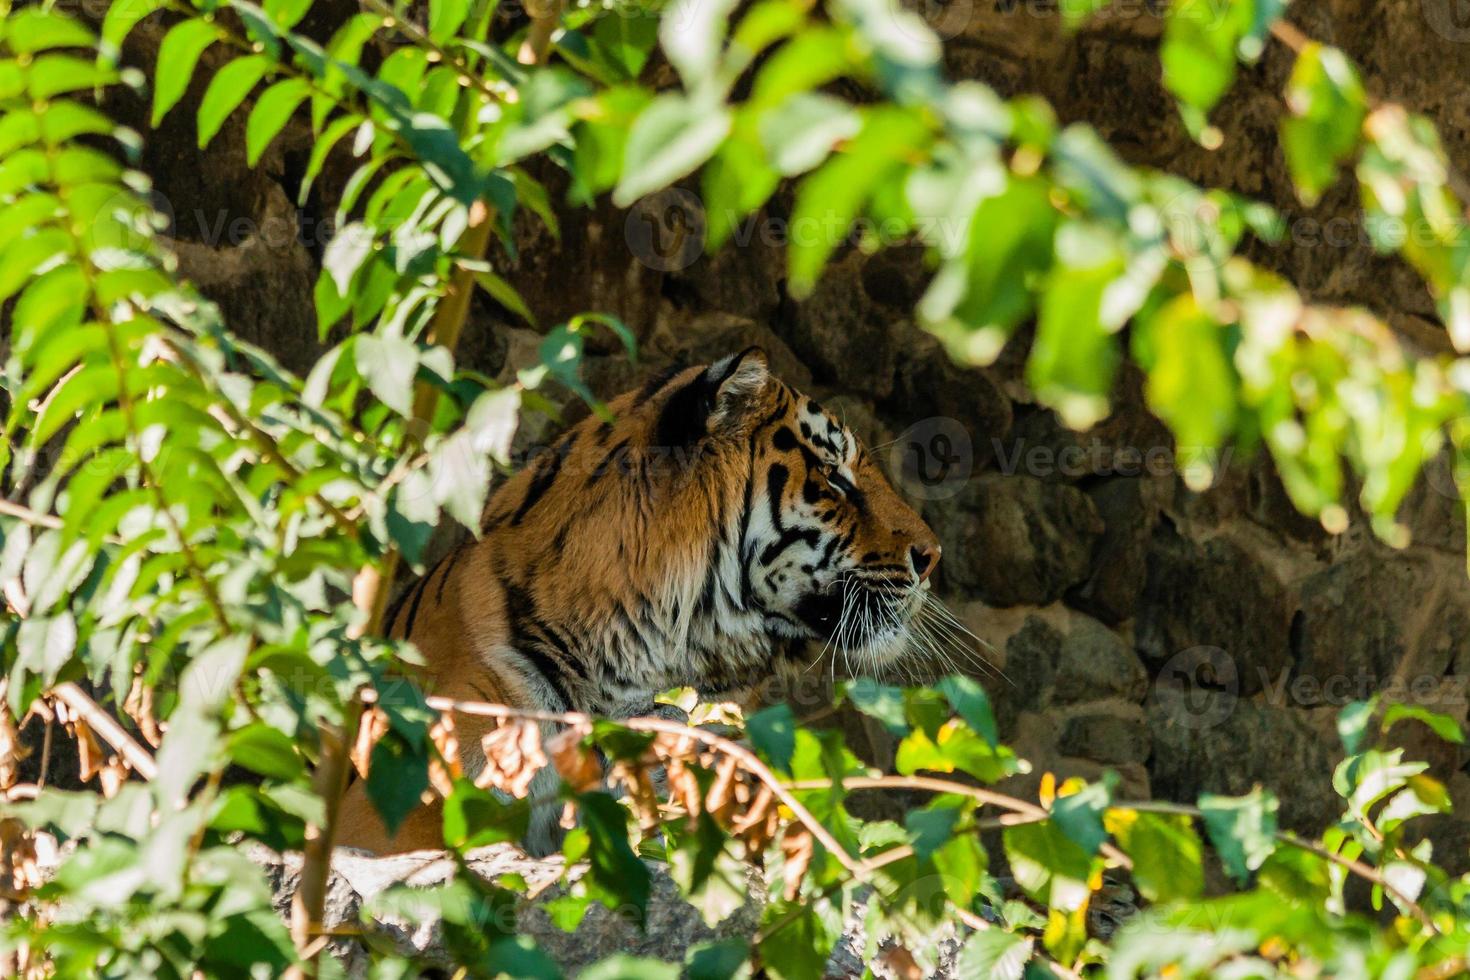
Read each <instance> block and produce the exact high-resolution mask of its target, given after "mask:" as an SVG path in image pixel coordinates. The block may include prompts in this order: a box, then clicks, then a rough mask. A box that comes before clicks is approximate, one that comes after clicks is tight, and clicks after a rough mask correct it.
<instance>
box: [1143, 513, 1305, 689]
mask: <svg viewBox="0 0 1470 980" xmlns="http://www.w3.org/2000/svg"><path fill="white" fill-rule="evenodd" d="M1292 612H1293V604H1292V602H1291V599H1290V597H1289V595H1288V593H1287V589H1286V586H1285V584H1284V583H1283V582H1282V581H1281V580H1280V579H1279V578H1278V576H1277V573H1276V572H1275V570H1274V569H1273V568H1272V567H1271V566H1270V565H1268V564H1267V563H1266V562H1264V561H1262V560H1260V559H1258V558H1257V557H1255V556H1254V555H1253V554H1252V553H1251V552H1250V551H1247V550H1246V549H1245V548H1244V547H1242V546H1241V545H1240V544H1237V543H1236V542H1235V541H1233V540H1232V539H1230V538H1228V537H1223V536H1222V537H1214V538H1211V539H1209V540H1207V541H1204V542H1199V541H1194V540H1191V539H1189V538H1186V537H1183V536H1181V535H1180V534H1179V533H1178V532H1177V531H1175V530H1174V528H1173V527H1172V525H1167V524H1166V525H1161V526H1160V527H1159V528H1158V530H1156V531H1155V533H1154V535H1153V539H1152V541H1151V542H1150V547H1149V552H1148V575H1147V578H1146V580H1145V585H1144V590H1143V594H1142V595H1141V596H1140V598H1139V608H1138V620H1137V641H1136V642H1137V646H1138V649H1139V651H1140V652H1142V653H1143V655H1144V656H1145V657H1146V658H1148V659H1149V660H1150V661H1152V662H1154V663H1156V664H1165V663H1167V662H1168V661H1170V660H1171V659H1172V658H1175V657H1179V656H1189V655H1191V651H1195V650H1197V649H1199V648H1218V649H1219V650H1223V651H1224V653H1225V655H1226V656H1227V657H1229V659H1230V660H1231V661H1232V662H1233V664H1234V668H1235V674H1236V677H1237V683H1238V684H1239V691H1240V693H1242V694H1252V693H1255V692H1256V691H1259V690H1261V689H1262V688H1263V687H1265V686H1267V685H1268V684H1270V683H1271V682H1272V681H1274V680H1275V679H1276V678H1278V677H1279V676H1280V674H1281V672H1282V671H1283V670H1285V669H1286V668H1287V666H1288V664H1289V663H1290V662H1291V648H1290V640H1289V637H1290V632H1291V618H1292Z"/></svg>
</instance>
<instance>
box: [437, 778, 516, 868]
mask: <svg viewBox="0 0 1470 980" xmlns="http://www.w3.org/2000/svg"><path fill="white" fill-rule="evenodd" d="M528 817H529V810H528V809H527V807H526V806H525V805H523V804H517V803H506V802H504V801H503V800H501V799H499V798H498V797H496V796H495V795H494V794H493V793H490V792H488V791H487V790H483V789H480V788H479V787H478V786H476V785H475V784H474V783H472V782H470V781H469V780H467V779H457V780H455V782H454V791H453V792H452V793H450V794H449V796H447V797H446V798H445V800H444V843H445V844H447V845H449V846H450V847H452V848H454V849H455V850H457V851H467V850H469V849H471V848H474V847H484V846H485V845H487V844H499V843H502V842H505V841H517V840H520V839H521V838H522V837H524V836H525V833H526V826H527V819H528Z"/></svg>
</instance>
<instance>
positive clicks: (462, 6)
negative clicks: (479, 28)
mask: <svg viewBox="0 0 1470 980" xmlns="http://www.w3.org/2000/svg"><path fill="white" fill-rule="evenodd" d="M469 14H470V0H429V39H430V40H432V41H433V42H434V43H436V44H440V45H443V44H447V43H448V42H450V41H452V40H453V39H454V34H455V32H456V31H458V30H459V29H460V26H461V25H463V24H464V22H465V18H466V17H468V16H469Z"/></svg>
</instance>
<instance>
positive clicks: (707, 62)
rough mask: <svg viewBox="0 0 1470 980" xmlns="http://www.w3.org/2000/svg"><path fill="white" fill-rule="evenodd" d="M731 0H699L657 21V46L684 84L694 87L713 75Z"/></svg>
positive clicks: (689, 87)
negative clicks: (673, 14) (661, 49)
mask: <svg viewBox="0 0 1470 980" xmlns="http://www.w3.org/2000/svg"><path fill="white" fill-rule="evenodd" d="M734 8H735V0H702V2H700V3H696V4H691V5H690V6H689V7H687V8H685V9H682V10H680V11H679V14H678V16H675V17H664V18H663V19H662V21H661V22H660V24H659V31H658V40H659V46H660V47H661V48H663V51H664V54H665V55H666V56H667V57H668V59H669V61H670V62H672V63H673V65H674V67H675V68H677V69H678V70H679V75H680V77H682V78H683V79H684V87H685V88H687V89H690V90H694V89H698V88H700V87H701V86H702V85H704V84H705V83H707V82H708V81H709V80H710V78H712V77H713V75H714V73H715V71H716V69H717V68H718V67H719V63H720V45H721V42H722V41H723V40H724V37H725V30H726V27H727V21H728V19H729V16H730V11H731V10H733V9H734Z"/></svg>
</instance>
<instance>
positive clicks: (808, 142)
mask: <svg viewBox="0 0 1470 980" xmlns="http://www.w3.org/2000/svg"><path fill="white" fill-rule="evenodd" d="M862 125H863V120H862V116H860V115H859V114H858V113H857V111H856V110H855V109H853V108H852V107H851V106H849V105H848V104H847V103H846V102H843V101H842V100H841V99H837V98H833V97H832V96H830V95H821V94H817V93H812V92H798V93H797V94H795V95H793V96H792V97H791V98H789V99H787V100H786V101H785V102H783V103H781V104H780V105H779V106H777V107H776V108H774V109H771V110H769V111H767V112H765V113H764V114H762V115H761V117H760V138H761V144H762V145H763V146H764V147H765V151H766V157H767V159H769V160H770V161H771V164H772V165H773V166H774V167H775V168H776V170H777V171H778V172H779V173H781V174H782V175H783V176H786V177H792V176H795V175H797V174H801V173H805V172H806V171H808V170H810V169H812V168H813V167H815V166H817V165H818V164H820V163H821V162H822V161H823V160H825V159H827V155H828V154H829V153H831V152H832V147H833V146H835V145H836V144H837V143H839V142H841V141H842V140H846V139H849V138H851V137H853V136H855V135H857V132H858V130H860V129H861V128H862Z"/></svg>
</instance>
